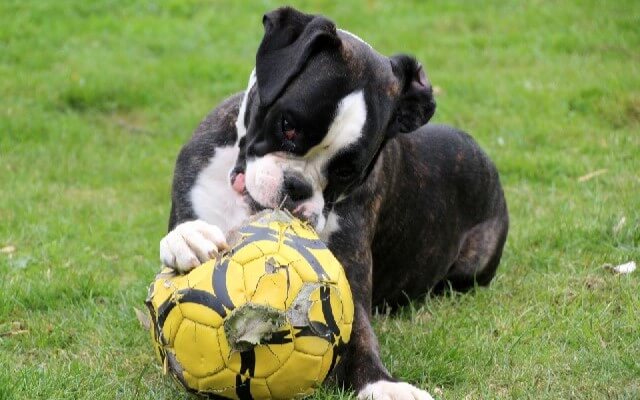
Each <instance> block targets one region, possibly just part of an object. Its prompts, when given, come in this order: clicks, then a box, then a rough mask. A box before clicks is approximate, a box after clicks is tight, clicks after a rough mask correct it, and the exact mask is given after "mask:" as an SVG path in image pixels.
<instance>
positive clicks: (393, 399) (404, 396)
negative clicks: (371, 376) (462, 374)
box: [358, 381, 433, 400]
mask: <svg viewBox="0 0 640 400" xmlns="http://www.w3.org/2000/svg"><path fill="white" fill-rule="evenodd" d="M358 400H433V397H431V395H430V394H429V393H427V392H425V391H424V390H421V389H418V388H417V387H415V386H413V385H410V384H408V383H406V382H389V381H377V382H374V383H370V384H368V385H367V386H365V387H364V388H362V390H360V392H358Z"/></svg>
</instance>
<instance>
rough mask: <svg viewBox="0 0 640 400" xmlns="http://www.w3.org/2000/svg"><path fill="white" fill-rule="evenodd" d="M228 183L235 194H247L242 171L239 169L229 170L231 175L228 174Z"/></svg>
mask: <svg viewBox="0 0 640 400" xmlns="http://www.w3.org/2000/svg"><path fill="white" fill-rule="evenodd" d="M229 181H230V182H231V188H232V189H233V190H234V191H235V192H236V193H238V194H239V195H241V196H243V195H245V194H247V186H246V185H245V181H244V170H242V169H239V168H234V169H233V170H231V173H230V174H229Z"/></svg>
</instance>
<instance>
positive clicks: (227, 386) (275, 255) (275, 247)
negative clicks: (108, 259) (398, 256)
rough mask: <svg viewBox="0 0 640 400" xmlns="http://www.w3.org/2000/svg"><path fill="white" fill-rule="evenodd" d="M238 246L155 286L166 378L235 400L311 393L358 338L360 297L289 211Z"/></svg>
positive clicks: (245, 235)
mask: <svg viewBox="0 0 640 400" xmlns="http://www.w3.org/2000/svg"><path fill="white" fill-rule="evenodd" d="M229 241H230V242H235V243H230V244H231V245H232V248H231V250H230V251H228V252H227V253H226V254H223V255H221V257H219V258H218V259H217V260H211V261H209V262H207V263H205V264H203V265H201V266H199V267H197V268H195V269H194V270H192V271H191V272H190V273H188V274H186V275H176V274H174V273H173V271H172V270H170V269H168V268H167V269H164V270H163V271H162V272H161V273H160V274H159V275H158V276H157V277H156V279H155V281H154V282H153V283H152V284H151V287H150V288H149V297H148V299H147V302H146V304H147V307H148V309H149V312H150V314H151V321H152V324H151V325H152V329H151V335H152V339H153V343H154V347H155V349H156V354H157V355H158V357H159V359H160V361H161V363H162V364H163V366H164V371H165V373H168V374H170V375H171V376H173V377H174V378H175V379H176V380H177V381H178V382H180V383H181V384H182V386H184V387H185V388H186V389H187V390H188V391H190V392H192V393H198V394H203V395H214V396H221V397H224V398H230V399H251V398H253V399H268V398H273V399H290V398H296V397H303V396H306V395H309V394H311V393H312V392H313V390H314V389H315V388H317V387H318V386H319V385H320V384H321V383H322V381H323V380H324V379H325V378H326V376H327V374H328V373H329V372H330V371H331V369H332V368H333V367H334V366H335V365H336V363H337V362H338V361H339V358H340V354H341V352H342V351H343V350H344V348H345V345H346V343H347V342H348V341H349V338H350V336H351V325H352V322H353V299H352V296H351V289H350V287H349V283H348V281H347V278H346V276H345V273H344V270H343V268H342V266H341V265H340V263H339V262H338V260H337V259H336V258H335V257H334V256H333V254H332V253H331V252H330V251H329V249H327V247H326V246H325V244H324V243H323V242H322V241H321V240H320V239H319V238H318V236H317V234H316V233H315V231H314V230H313V229H312V228H311V227H309V226H308V225H307V224H305V223H303V222H301V221H300V220H298V219H295V218H293V217H292V216H291V215H290V214H289V213H287V212H286V211H279V210H276V211H270V212H263V213H261V214H258V216H257V217H256V218H255V219H254V220H253V222H251V223H249V224H247V225H245V226H243V227H242V228H240V229H239V230H238V231H237V232H236V233H235V238H229Z"/></svg>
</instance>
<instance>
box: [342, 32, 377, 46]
mask: <svg viewBox="0 0 640 400" xmlns="http://www.w3.org/2000/svg"><path fill="white" fill-rule="evenodd" d="M338 31H339V32H342V33H345V34H347V35H349V36H351V37H352V38H354V39H356V40H359V41H360V42H362V43H364V44H366V45H367V46H369V47H370V48H371V49H373V47H372V46H371V45H370V44H369V43H367V42H365V41H364V40H362V38H361V37H360V36H358V35H356V34H354V33H351V32H349V31H345V30H344V29H338Z"/></svg>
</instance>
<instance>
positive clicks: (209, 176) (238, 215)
mask: <svg viewBox="0 0 640 400" xmlns="http://www.w3.org/2000/svg"><path fill="white" fill-rule="evenodd" d="M238 151H239V149H238V147H237V146H225V147H218V148H216V151H215V154H214V155H213V157H211V159H210V160H209V164H208V165H207V166H206V167H205V168H204V169H202V170H201V171H200V172H199V173H198V176H197V178H196V181H195V184H194V185H193V187H192V188H191V192H190V199H191V205H192V206H193V211H194V212H195V214H196V215H197V217H198V218H199V219H202V220H204V221H206V222H208V223H210V224H213V225H217V226H218V227H219V228H220V229H222V231H223V232H225V233H226V232H228V231H229V230H230V229H232V228H234V227H237V226H239V225H240V224H242V222H243V221H244V220H245V219H246V218H247V217H248V216H249V207H248V206H247V205H246V203H245V202H244V201H243V199H242V197H241V196H240V195H239V194H238V193H236V192H235V191H234V190H233V189H232V188H231V185H230V184H229V172H230V171H231V169H232V168H233V166H234V165H235V162H236V158H237V157H238Z"/></svg>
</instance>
